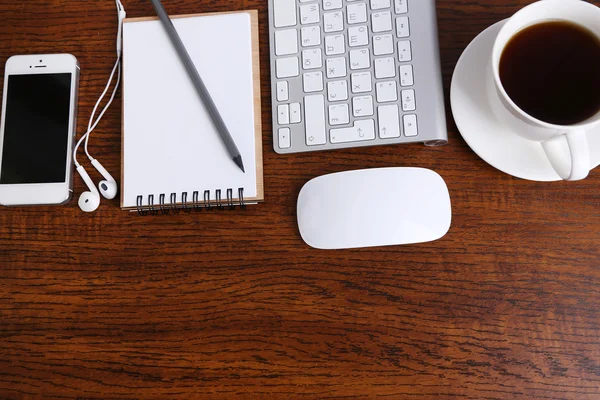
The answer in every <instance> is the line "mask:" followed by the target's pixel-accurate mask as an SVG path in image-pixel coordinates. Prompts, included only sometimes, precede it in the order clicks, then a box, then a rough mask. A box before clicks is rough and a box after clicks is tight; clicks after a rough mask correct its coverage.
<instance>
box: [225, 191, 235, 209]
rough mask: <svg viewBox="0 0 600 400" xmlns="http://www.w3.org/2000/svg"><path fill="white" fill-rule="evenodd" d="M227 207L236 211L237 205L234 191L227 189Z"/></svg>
mask: <svg viewBox="0 0 600 400" xmlns="http://www.w3.org/2000/svg"><path fill="white" fill-rule="evenodd" d="M227 207H228V208H229V209H230V210H235V205H234V204H233V189H227Z"/></svg>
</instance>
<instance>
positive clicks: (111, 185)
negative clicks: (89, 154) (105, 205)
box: [92, 159, 118, 200]
mask: <svg viewBox="0 0 600 400" xmlns="http://www.w3.org/2000/svg"><path fill="white" fill-rule="evenodd" d="M92 165H93V166H94V167H96V169H97V170H98V172H100V174H101V175H102V176H103V177H104V179H105V180H103V181H100V183H98V189H100V193H102V196H104V198H105V199H109V200H110V199H114V198H115V196H116V195H117V191H118V188H117V182H116V181H115V179H114V178H113V177H112V176H111V175H110V174H109V173H108V171H107V170H106V169H105V168H104V167H103V166H102V164H100V161H98V160H96V159H93V160H92Z"/></svg>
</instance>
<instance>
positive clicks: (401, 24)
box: [396, 17, 410, 38]
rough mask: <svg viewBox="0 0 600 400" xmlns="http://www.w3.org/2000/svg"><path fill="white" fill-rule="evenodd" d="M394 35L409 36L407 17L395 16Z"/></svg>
mask: <svg viewBox="0 0 600 400" xmlns="http://www.w3.org/2000/svg"><path fill="white" fill-rule="evenodd" d="M396 35H397V36H398V37H399V38H405V37H409V36H410V27H409V26H408V17H398V18H396Z"/></svg>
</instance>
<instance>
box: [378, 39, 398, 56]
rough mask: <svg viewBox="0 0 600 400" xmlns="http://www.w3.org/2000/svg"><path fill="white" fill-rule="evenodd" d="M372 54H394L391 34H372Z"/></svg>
mask: <svg viewBox="0 0 600 400" xmlns="http://www.w3.org/2000/svg"><path fill="white" fill-rule="evenodd" d="M373 54H375V55H376V56H382V55H384V54H394V38H393V37H392V35H378V36H373Z"/></svg>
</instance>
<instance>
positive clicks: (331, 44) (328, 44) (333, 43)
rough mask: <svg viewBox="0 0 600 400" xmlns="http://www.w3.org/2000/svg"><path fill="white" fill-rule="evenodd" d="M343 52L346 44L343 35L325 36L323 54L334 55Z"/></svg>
mask: <svg viewBox="0 0 600 400" xmlns="http://www.w3.org/2000/svg"><path fill="white" fill-rule="evenodd" d="M345 52H346V45H345V38H344V36H343V35H333V36H325V54H327V55H328V56H334V55H338V54H344V53H345Z"/></svg>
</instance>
